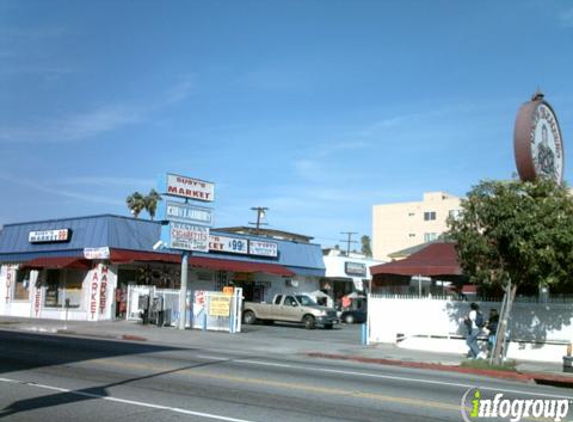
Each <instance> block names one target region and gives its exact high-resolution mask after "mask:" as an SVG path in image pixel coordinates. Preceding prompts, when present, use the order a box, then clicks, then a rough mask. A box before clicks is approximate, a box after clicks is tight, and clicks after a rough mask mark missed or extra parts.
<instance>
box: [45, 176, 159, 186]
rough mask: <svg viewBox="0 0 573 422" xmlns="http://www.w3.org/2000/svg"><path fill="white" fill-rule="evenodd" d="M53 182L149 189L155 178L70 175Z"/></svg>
mask: <svg viewBox="0 0 573 422" xmlns="http://www.w3.org/2000/svg"><path fill="white" fill-rule="evenodd" d="M53 183H54V184H55V185H57V186H100V187H101V186H105V187H109V186H118V187H132V188H133V189H137V188H140V187H149V189H151V188H153V187H154V186H155V185H156V183H157V181H156V180H155V179H138V178H135V177H105V176H78V177H74V176H71V177H66V178H65V179H57V180H54V182H53Z"/></svg>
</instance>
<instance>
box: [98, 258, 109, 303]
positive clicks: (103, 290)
mask: <svg viewBox="0 0 573 422" xmlns="http://www.w3.org/2000/svg"><path fill="white" fill-rule="evenodd" d="M107 271H108V267H106V266H103V267H102V269H101V273H102V277H101V286H100V291H99V313H100V314H103V313H104V312H105V307H106V305H107Z"/></svg>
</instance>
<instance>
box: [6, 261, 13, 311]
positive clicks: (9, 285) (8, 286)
mask: <svg viewBox="0 0 573 422" xmlns="http://www.w3.org/2000/svg"><path fill="white" fill-rule="evenodd" d="M11 288H12V270H11V269H10V268H8V269H7V270H6V303H8V302H10V290H11Z"/></svg>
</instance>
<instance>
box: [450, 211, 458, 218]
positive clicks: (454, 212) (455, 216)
mask: <svg viewBox="0 0 573 422" xmlns="http://www.w3.org/2000/svg"><path fill="white" fill-rule="evenodd" d="M448 215H449V216H450V218H453V219H456V218H458V217H459V215H460V210H450V211H449V212H448Z"/></svg>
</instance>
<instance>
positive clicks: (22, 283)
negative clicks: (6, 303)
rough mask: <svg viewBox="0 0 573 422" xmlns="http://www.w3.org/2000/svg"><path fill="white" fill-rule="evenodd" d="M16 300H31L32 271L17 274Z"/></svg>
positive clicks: (19, 271)
mask: <svg viewBox="0 0 573 422" xmlns="http://www.w3.org/2000/svg"><path fill="white" fill-rule="evenodd" d="M14 300H30V270H18V271H17V272H16V283H15V285H14Z"/></svg>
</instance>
